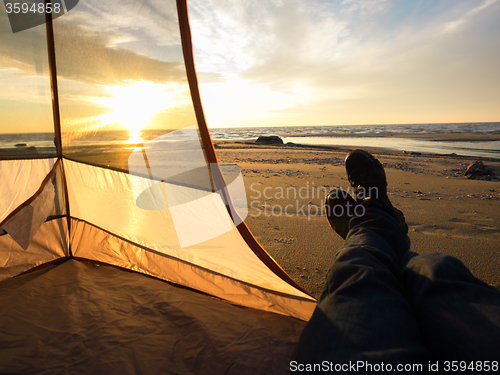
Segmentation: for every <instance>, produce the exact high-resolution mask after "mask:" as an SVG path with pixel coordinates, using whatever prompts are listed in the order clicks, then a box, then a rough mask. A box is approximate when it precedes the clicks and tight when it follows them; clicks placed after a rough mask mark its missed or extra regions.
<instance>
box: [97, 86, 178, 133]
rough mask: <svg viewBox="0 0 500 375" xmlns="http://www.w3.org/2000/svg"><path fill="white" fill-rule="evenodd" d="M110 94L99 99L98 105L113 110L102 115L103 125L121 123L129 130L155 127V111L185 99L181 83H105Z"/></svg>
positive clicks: (162, 110) (101, 121) (160, 110)
mask: <svg viewBox="0 0 500 375" xmlns="http://www.w3.org/2000/svg"><path fill="white" fill-rule="evenodd" d="M104 87H105V89H106V91H107V93H108V96H106V97H99V98H96V99H95V100H94V101H95V102H97V103H98V104H99V105H101V106H103V107H106V108H109V109H110V111H109V112H108V113H106V114H103V115H101V116H100V123H101V125H111V124H118V125H119V126H121V127H122V128H125V129H127V130H129V131H134V130H141V129H144V128H148V127H152V125H153V124H152V121H153V117H154V115H155V114H158V113H161V112H164V111H166V110H168V109H169V108H172V107H175V106H178V105H179V103H180V101H184V100H185V99H184V98H183V97H182V98H181V97H180V96H183V95H181V93H180V90H179V85H177V84H174V83H169V84H157V83H153V82H147V81H133V82H127V84H124V85H116V86H104Z"/></svg>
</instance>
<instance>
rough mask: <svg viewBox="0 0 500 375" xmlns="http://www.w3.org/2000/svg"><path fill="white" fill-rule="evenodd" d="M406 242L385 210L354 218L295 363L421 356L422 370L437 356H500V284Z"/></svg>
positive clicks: (398, 360) (417, 360)
mask: <svg viewBox="0 0 500 375" xmlns="http://www.w3.org/2000/svg"><path fill="white" fill-rule="evenodd" d="M409 247H410V240H409V238H408V236H407V235H406V234H405V233H404V232H403V231H402V230H401V228H400V226H399V224H398V223H397V222H396V221H395V220H394V219H393V218H392V217H391V216H390V215H388V214H386V213H385V212H383V211H382V210H379V209H376V208H367V209H366V214H365V215H364V216H363V217H361V218H358V217H355V218H353V219H351V221H350V231H349V235H348V237H347V239H346V241H345V242H344V244H343V246H342V247H341V248H340V250H339V252H338V253H337V255H336V257H335V260H334V262H333V265H332V267H331V269H330V271H329V273H328V276H327V279H326V283H325V287H324V290H323V292H322V294H321V296H320V298H319V301H318V305H317V307H316V309H315V311H314V313H313V316H312V318H311V319H310V321H309V322H308V323H307V325H306V327H305V329H304V331H303V333H302V336H301V338H300V341H299V345H298V349H297V354H296V358H295V361H296V363H301V364H318V363H323V362H324V361H327V362H330V363H331V364H345V363H350V362H351V363H352V362H356V361H366V363H370V364H381V363H385V364H393V365H398V364H402V365H405V364H422V365H423V367H422V369H423V371H421V373H427V372H428V370H429V366H430V365H431V364H434V363H436V362H438V365H439V369H440V370H443V369H444V366H445V365H446V364H445V363H444V362H445V361H454V360H456V361H469V362H470V361H478V360H483V361H490V365H491V361H500V292H499V291H498V290H496V289H494V288H493V287H490V286H489V285H487V284H485V283H484V282H482V281H480V280H478V279H477V278H475V277H474V276H473V275H472V274H471V273H470V271H469V270H468V269H467V268H466V267H465V266H464V265H463V264H462V263H461V262H460V261H459V260H457V259H455V258H453V257H450V256H447V255H444V254H441V253H428V254H422V255H417V254H415V253H411V252H409V251H408V250H409ZM471 251H474V250H473V249H471ZM448 365H450V364H448ZM462 365H463V364H462ZM339 368H340V367H337V369H339ZM394 368H395V367H394ZM434 368H435V367H434ZM344 369H347V367H344ZM351 370H352V368H351ZM365 370H366V368H365ZM369 370H370V368H368V371H363V369H361V370H359V368H358V372H370V371H369ZM373 371H374V372H375V370H373ZM410 372H412V371H410ZM415 372H419V371H415ZM494 372H495V371H493V372H491V370H490V373H494ZM461 373H464V372H461ZM476 373H477V372H476Z"/></svg>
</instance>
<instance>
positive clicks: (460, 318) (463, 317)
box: [403, 253, 500, 372]
mask: <svg viewBox="0 0 500 375" xmlns="http://www.w3.org/2000/svg"><path fill="white" fill-rule="evenodd" d="M403 278H404V282H405V284H406V285H407V289H408V295H409V299H410V303H411V305H412V306H413V309H414V311H415V314H416V317H417V319H418V322H419V324H420V330H421V332H422V337H423V340H424V343H425V345H426V346H427V348H428V349H429V351H430V352H431V355H432V357H433V358H434V359H435V360H439V361H441V365H442V364H443V363H442V361H453V360H456V361H466V362H467V366H469V365H470V361H476V360H483V361H500V291H498V290H496V289H494V288H492V287H490V286H489V285H487V284H485V283H483V282H482V281H480V280H478V279H477V278H476V277H474V276H473V275H472V274H471V272H470V271H469V270H468V269H467V267H465V266H464V265H463V263H462V262H460V261H459V260H458V259H455V258H453V257H451V256H447V255H445V254H442V253H428V254H422V255H418V256H416V257H414V258H412V259H411V260H410V261H409V262H408V265H407V267H406V268H405V269H404V270H403ZM497 364H498V362H497ZM462 365H464V363H462ZM490 365H491V363H490ZM483 370H484V368H483ZM478 372H480V371H478Z"/></svg>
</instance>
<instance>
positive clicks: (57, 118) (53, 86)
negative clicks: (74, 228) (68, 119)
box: [45, 0, 73, 258]
mask: <svg viewBox="0 0 500 375" xmlns="http://www.w3.org/2000/svg"><path fill="white" fill-rule="evenodd" d="M48 3H51V1H50V0H45V5H47V4H48ZM45 28H46V31H47V53H48V59H49V76H50V91H51V97H52V116H53V118H54V135H55V138H54V143H55V146H56V150H57V158H58V160H61V164H62V168H61V170H62V180H63V184H64V200H65V202H66V220H67V226H68V238H67V239H66V243H67V245H68V252H69V254H68V255H69V257H70V258H73V251H72V250H71V243H70V238H71V235H70V234H71V217H70V212H69V197H68V184H67V181H66V173H65V170H64V162H63V160H62V159H63V152H62V137H61V115H60V107H59V89H58V85H57V67H56V49H55V43H54V28H53V24H52V13H48V12H45Z"/></svg>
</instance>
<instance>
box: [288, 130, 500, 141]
mask: <svg viewBox="0 0 500 375" xmlns="http://www.w3.org/2000/svg"><path fill="white" fill-rule="evenodd" d="M288 137H329V138H372V137H392V138H412V139H423V140H428V141H439V142H447V141H452V142H490V141H500V134H491V135H486V134H471V133H390V132H382V133H361V134H359V133H358V134H356V133H354V134H352V133H349V134H340V133H321V134H315V133H304V134H290V135H286V138H288Z"/></svg>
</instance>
